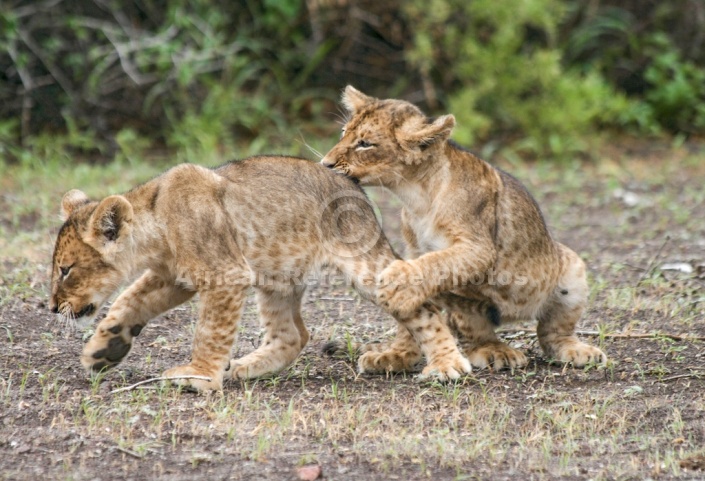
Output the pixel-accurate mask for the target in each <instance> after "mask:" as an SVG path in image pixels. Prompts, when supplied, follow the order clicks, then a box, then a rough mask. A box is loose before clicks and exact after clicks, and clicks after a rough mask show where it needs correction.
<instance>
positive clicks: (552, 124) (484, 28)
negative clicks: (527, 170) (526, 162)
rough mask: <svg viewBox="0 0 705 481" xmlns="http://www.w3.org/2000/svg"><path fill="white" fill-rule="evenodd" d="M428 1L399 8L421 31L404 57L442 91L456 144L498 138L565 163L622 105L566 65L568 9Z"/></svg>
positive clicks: (594, 78) (530, 0) (478, 0)
mask: <svg viewBox="0 0 705 481" xmlns="http://www.w3.org/2000/svg"><path fill="white" fill-rule="evenodd" d="M428 3H429V2H427V1H422V0H413V1H411V2H407V3H406V4H405V13H406V15H407V16H408V17H409V19H410V22H412V23H414V24H416V25H417V27H418V29H417V33H416V35H415V36H414V48H413V49H412V50H410V52H409V57H408V59H409V62H410V63H411V64H413V65H415V66H416V67H417V68H418V69H419V71H420V72H421V74H422V75H428V76H430V77H431V78H432V81H433V82H434V83H435V84H436V85H438V86H439V89H440V90H441V91H444V92H447V93H448V94H447V99H446V100H447V108H448V110H450V111H451V112H453V113H454V114H455V115H456V117H457V119H458V128H457V130H456V138H457V139H458V140H459V141H460V142H464V143H468V144H472V143H474V142H476V141H478V140H479V141H487V140H489V139H490V138H504V139H505V140H506V141H509V142H511V145H512V146H513V147H514V149H517V150H519V151H523V152H528V153H530V154H533V155H551V156H566V155H569V154H573V153H575V152H579V151H584V150H585V149H586V139H589V138H590V136H591V135H592V134H594V133H595V131H596V129H597V128H598V126H600V125H603V124H606V123H611V122H615V121H616V115H617V114H618V113H619V112H620V111H622V110H624V109H625V108H628V106H629V102H628V101H627V100H626V98H624V97H623V96H622V95H619V94H617V93H616V92H615V91H614V89H613V88H612V87H611V86H610V85H609V84H608V83H607V82H605V81H604V79H603V78H602V77H601V76H600V75H599V74H598V73H596V72H587V73H583V72H579V71H577V70H575V69H568V68H565V67H564V66H563V65H562V63H561V61H562V52H561V49H560V45H559V39H558V28H559V26H560V23H561V20H562V19H563V18H564V11H565V3H564V2H561V1H558V0H525V1H512V2H496V1H494V0H473V1H471V2H467V1H463V0H435V1H432V2H431V4H430V6H429V4H428Z"/></svg>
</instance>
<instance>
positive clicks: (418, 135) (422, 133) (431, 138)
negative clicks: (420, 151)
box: [399, 114, 455, 149]
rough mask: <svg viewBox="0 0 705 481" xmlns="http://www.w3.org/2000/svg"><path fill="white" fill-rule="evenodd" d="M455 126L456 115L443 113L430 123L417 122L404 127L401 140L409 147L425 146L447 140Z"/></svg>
mask: <svg viewBox="0 0 705 481" xmlns="http://www.w3.org/2000/svg"><path fill="white" fill-rule="evenodd" d="M453 127H455V117H453V115H450V114H449V115H443V116H441V117H438V118H437V119H436V120H434V121H433V122H431V123H430V124H423V125H421V126H420V127H419V126H418V124H417V125H414V126H413V127H411V128H405V129H403V130H402V133H401V135H400V136H399V140H401V141H402V142H403V143H404V144H406V145H405V146H406V147H407V148H409V149H414V148H424V147H428V146H429V145H431V144H434V143H436V142H442V141H444V140H446V139H447V138H448V137H450V134H451V132H453Z"/></svg>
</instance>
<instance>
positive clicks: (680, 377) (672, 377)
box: [651, 372, 705, 385]
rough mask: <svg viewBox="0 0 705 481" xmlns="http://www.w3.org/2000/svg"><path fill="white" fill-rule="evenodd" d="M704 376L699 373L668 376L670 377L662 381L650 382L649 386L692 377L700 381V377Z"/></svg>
mask: <svg viewBox="0 0 705 481" xmlns="http://www.w3.org/2000/svg"><path fill="white" fill-rule="evenodd" d="M703 376H705V374H703V373H701V372H689V373H688V374H678V375H677V376H670V377H665V378H663V379H657V380H656V381H654V382H652V383H651V384H652V385H653V384H656V383H657V382H666V381H674V380H676V379H683V378H686V377H694V378H696V379H700V378H701V377H703Z"/></svg>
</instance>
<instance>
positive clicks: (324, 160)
mask: <svg viewBox="0 0 705 481" xmlns="http://www.w3.org/2000/svg"><path fill="white" fill-rule="evenodd" d="M321 165H323V166H325V167H328V168H329V169H332V168H333V167H335V162H333V161H332V160H329V159H328V157H323V158H322V159H321Z"/></svg>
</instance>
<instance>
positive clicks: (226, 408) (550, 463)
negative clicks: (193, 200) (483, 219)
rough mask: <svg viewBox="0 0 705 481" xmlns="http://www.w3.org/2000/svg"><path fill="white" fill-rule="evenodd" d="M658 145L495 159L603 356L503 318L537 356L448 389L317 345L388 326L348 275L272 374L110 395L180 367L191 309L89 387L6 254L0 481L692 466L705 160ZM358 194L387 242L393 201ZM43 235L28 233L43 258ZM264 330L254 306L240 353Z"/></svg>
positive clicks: (702, 304)
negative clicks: (563, 263) (587, 283)
mask: <svg viewBox="0 0 705 481" xmlns="http://www.w3.org/2000/svg"><path fill="white" fill-rule="evenodd" d="M661 154H664V155H666V154H668V155H670V154H669V152H668V151H664V152H661V153H659V155H653V156H652V157H653V158H648V157H649V156H646V155H639V156H638V157H636V156H635V155H632V156H630V157H629V158H622V157H620V160H617V161H610V162H606V163H605V164H603V165H601V166H600V167H594V166H583V165H575V166H572V167H570V166H569V167H557V166H541V165H529V166H520V167H519V168H518V169H512V168H511V167H507V170H510V171H512V172H513V173H514V174H515V175H516V176H517V177H519V178H520V179H521V180H522V181H524V182H525V183H526V184H527V186H528V187H529V189H530V190H531V191H532V192H533V193H534V194H535V195H536V197H537V199H538V200H539V203H540V205H541V206H542V208H543V209H544V212H545V214H546V217H547V219H548V221H549V224H550V226H551V229H552V231H553V233H554V235H555V237H556V238H557V239H559V240H560V241H561V242H563V243H565V244H567V245H568V246H570V247H572V248H573V249H574V250H576V251H577V252H578V253H580V254H581V255H582V256H583V257H584V258H585V259H586V261H587V263H588V264H589V266H590V274H591V283H592V286H593V294H592V302H591V307H590V309H589V310H588V312H587V313H586V314H585V316H584V318H583V320H582V321H581V324H580V326H579V329H580V331H581V333H582V334H581V335H582V337H583V338H585V339H586V340H589V342H592V343H595V344H599V345H600V346H601V347H602V348H603V350H604V351H605V352H606V353H607V355H608V356H609V358H610V364H609V365H608V367H606V368H595V367H592V368H588V369H584V370H583V369H574V368H572V367H567V366H561V365H554V364H550V363H549V362H548V360H547V359H545V358H544V356H543V353H542V352H541V350H540V348H539V346H538V344H537V342H536V339H535V337H534V334H533V333H534V330H535V329H534V328H535V326H534V325H533V324H532V323H526V324H521V325H508V326H502V327H501V330H502V333H503V334H502V335H503V337H504V338H505V339H506V340H507V341H508V342H511V343H513V345H516V346H521V347H523V348H524V349H525V351H526V352H527V355H528V356H529V357H530V359H531V362H530V365H529V366H527V367H526V368H525V369H522V370H516V371H514V372H509V371H501V372H491V371H477V370H476V371H475V372H474V373H473V374H472V375H471V376H468V377H467V378H465V379H463V380H461V381H459V382H457V383H451V384H448V385H440V384H436V383H422V382H418V381H416V380H415V379H414V376H413V373H410V374H404V375H394V376H371V375H358V374H357V373H356V372H355V369H354V365H353V364H352V363H351V362H350V361H349V360H347V359H330V358H327V357H324V356H323V355H322V354H321V347H322V346H323V345H324V344H325V343H326V342H327V341H328V340H330V339H331V338H336V339H341V338H345V336H348V337H350V338H352V339H354V340H356V341H367V340H371V339H381V338H383V337H384V336H388V335H389V334H390V333H389V330H390V329H392V328H393V327H394V323H393V322H392V320H391V318H390V317H389V316H387V315H386V314H384V313H383V312H381V311H380V310H379V309H378V308H377V307H375V306H374V305H372V304H370V303H369V302H367V301H363V300H360V299H359V298H358V297H357V296H356V295H355V293H354V292H353V291H352V290H350V289H349V288H347V287H345V286H317V287H314V288H312V289H311V290H310V293H309V295H308V297H307V300H306V302H305V305H304V318H305V319H306V322H307V325H308V327H309V329H310V331H311V333H312V338H311V341H310V343H309V345H308V346H307V347H306V349H305V351H304V353H303V354H302V355H301V356H300V358H299V359H298V360H297V362H296V363H295V364H294V365H293V366H292V367H290V368H289V369H287V370H285V371H284V372H282V373H280V374H279V375H278V376H276V377H274V378H271V379H263V380H258V381H256V382H248V383H235V382H229V383H226V386H225V389H224V391H223V392H222V393H211V394H207V395H202V394H195V393H191V392H186V391H181V390H179V389H176V388H172V387H169V386H163V385H161V384H159V383H153V384H146V385H144V386H141V387H139V388H134V389H131V390H127V391H123V392H113V391H114V390H115V389H117V388H121V387H125V386H129V385H131V384H133V383H136V382H138V381H142V380H146V379H149V378H152V377H156V376H159V375H160V373H161V372H162V371H163V370H165V369H167V368H169V367H171V366H174V365H177V364H180V363H183V362H185V361H186V360H188V358H189V353H190V341H191V332H192V328H193V324H194V322H195V311H194V309H193V305H184V306H182V307H180V308H178V309H175V310H173V311H171V312H169V313H166V314H165V315H163V316H160V317H158V318H156V319H154V320H153V321H152V322H151V323H150V324H149V325H148V326H147V327H146V328H145V330H144V332H143V334H142V335H141V336H140V337H139V338H137V339H136V342H135V344H134V346H133V348H132V352H131V353H130V355H129V356H128V358H127V359H126V360H125V361H124V362H123V363H122V364H121V365H120V366H118V368H116V369H115V370H114V371H112V372H110V373H109V374H108V375H107V376H106V377H105V378H104V379H103V380H102V382H91V380H89V379H88V377H87V376H86V374H85V373H84V372H83V370H82V369H81V366H80V364H79V362H78V356H79V353H80V352H81V348H82V345H83V340H82V334H81V333H73V334H67V333H66V329H65V326H63V325H62V324H60V323H59V322H58V321H57V319H56V317H55V316H54V315H52V314H50V313H49V312H48V310H47V308H46V303H47V299H46V290H47V281H48V278H47V274H46V267H47V265H48V259H47V261H46V263H44V264H42V265H36V264H35V263H28V262H27V261H24V260H22V259H3V262H2V264H0V270H1V271H2V281H1V282H2V283H0V288H2V289H3V290H2V291H0V292H2V293H3V297H2V298H0V301H1V302H2V304H0V478H2V479H13V480H15V479H16V480H20V479H28V480H29V479H31V480H35V479H74V480H117V479H125V480H127V479H134V480H147V479H170V480H181V479H183V480H192V479H223V480H226V479H228V480H229V479H243V480H244V479H247V480H256V479H262V480H271V479H298V477H297V470H296V468H297V467H299V466H302V465H305V464H309V463H315V464H319V465H320V466H321V468H322V478H323V479H329V480H333V479H336V480H351V479H356V480H357V479H360V480H377V479H405V480H412V479H413V480H415V479H443V480H446V479H448V480H450V479H493V480H527V479H570V480H582V479H664V480H670V479H679V480H680V479H705V322H704V321H705V289H704V285H705V194H704V193H703V180H704V179H705V176H704V175H703V174H704V173H705V169H704V168H703V166H702V165H701V164H700V163H699V162H697V161H693V160H688V159H690V157H687V156H685V157H687V158H685V159H684V156H681V158H677V159H675V160H672V162H673V163H674V165H671V166H670V167H669V166H667V165H665V164H666V163H667V161H664V160H662V158H663V155H661ZM645 157H647V158H645ZM701 158H705V157H704V156H702V155H701ZM371 195H372V198H373V199H374V200H376V201H377V203H378V205H379V206H380V212H381V214H382V217H383V219H384V228H385V231H386V232H387V233H388V235H389V236H390V237H391V238H393V239H394V242H395V244H396V245H399V240H398V234H397V232H398V229H397V226H398V224H397V222H398V209H397V204H396V202H395V201H394V200H393V199H390V198H389V197H388V196H386V195H385V194H384V193H382V192H378V191H374V192H372V194H371ZM31 224H32V222H31V219H30V218H28V221H27V223H26V224H25V223H23V224H22V225H21V226H18V228H17V229H18V231H17V234H19V233H20V232H21V231H23V230H31V229H32V228H33V225H31ZM54 233H55V232H48V233H45V235H43V236H40V237H41V238H42V241H44V242H47V250H46V251H47V252H49V250H50V248H51V246H50V240H49V239H51V237H53V235H54ZM669 263H670V264H673V263H681V264H686V265H687V266H690V267H691V269H692V271H690V272H681V271H679V270H669V269H666V267H668V266H665V264H669ZM680 269H686V270H687V267H683V266H681V267H680ZM259 336H260V332H259V328H258V325H257V315H256V309H255V305H254V303H253V301H252V300H250V301H249V304H248V306H247V308H246V314H245V318H244V320H243V322H242V329H241V333H240V335H239V338H238V341H237V344H236V346H235V348H234V355H235V356H236V357H237V356H241V355H243V354H245V353H247V352H249V351H251V350H252V349H254V348H255V347H256V346H257V345H258V343H259V339H260V337H259Z"/></svg>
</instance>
